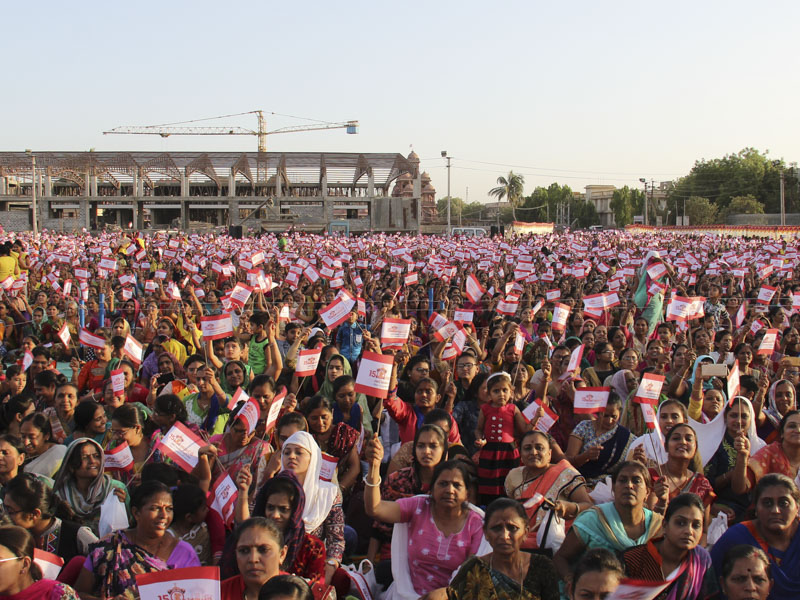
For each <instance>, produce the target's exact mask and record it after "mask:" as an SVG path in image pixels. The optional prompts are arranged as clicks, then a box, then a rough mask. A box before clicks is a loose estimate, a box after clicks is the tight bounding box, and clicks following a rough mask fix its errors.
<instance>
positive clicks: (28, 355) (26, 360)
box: [22, 350, 33, 371]
mask: <svg viewBox="0 0 800 600" xmlns="http://www.w3.org/2000/svg"><path fill="white" fill-rule="evenodd" d="M32 364H33V352H31V351H30V350H25V354H23V355H22V370H23V371H27V370H28V369H29V368H30V366H31V365H32Z"/></svg>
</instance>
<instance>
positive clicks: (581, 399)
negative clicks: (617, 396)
mask: <svg viewBox="0 0 800 600" xmlns="http://www.w3.org/2000/svg"><path fill="white" fill-rule="evenodd" d="M610 393H611V388H607V387H586V388H578V389H576V390H575V398H574V400H573V406H574V411H573V412H575V413H579V414H592V413H596V412H602V411H604V410H605V408H606V404H607V403H608V396H609V394H610Z"/></svg>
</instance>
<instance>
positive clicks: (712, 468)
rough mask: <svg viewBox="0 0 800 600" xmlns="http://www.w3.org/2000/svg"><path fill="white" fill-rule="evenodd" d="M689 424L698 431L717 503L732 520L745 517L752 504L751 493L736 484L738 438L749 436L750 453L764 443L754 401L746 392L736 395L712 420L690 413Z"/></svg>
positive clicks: (699, 448)
mask: <svg viewBox="0 0 800 600" xmlns="http://www.w3.org/2000/svg"><path fill="white" fill-rule="evenodd" d="M689 424H690V425H691V426H692V427H693V428H694V430H695V431H696V432H697V440H698V444H697V449H698V451H699V452H700V456H701V457H702V458H703V466H704V472H705V476H706V478H707V479H708V480H709V481H710V482H711V485H712V486H713V487H714V491H715V492H716V494H717V501H716V504H715V505H714V506H715V507H716V508H717V509H719V510H720V511H722V512H725V513H726V514H727V515H728V523H729V524H730V523H733V522H736V521H739V520H741V517H742V515H743V514H744V511H745V510H746V509H747V507H748V506H749V504H750V497H749V496H748V495H747V494H737V493H736V492H735V491H734V490H733V487H732V485H731V484H732V483H733V477H734V471H735V470H736V468H737V461H740V460H741V458H740V457H739V452H738V450H737V446H738V445H741V442H739V443H738V444H737V440H739V439H741V438H743V437H746V438H747V440H748V442H749V444H750V455H751V456H752V455H753V454H755V453H756V452H757V451H758V450H760V449H761V448H763V447H764V442H763V441H762V440H761V439H760V438H759V437H758V435H757V434H756V426H755V421H754V419H753V405H752V404H750V401H749V400H748V399H747V398H745V397H744V396H734V398H733V402H728V403H727V404H726V406H725V409H724V410H722V411H720V413H719V414H718V415H717V416H716V417H714V419H712V420H711V422H709V423H698V422H697V421H695V420H694V419H692V418H691V417H689ZM713 512H714V509H713V508H712V513H713Z"/></svg>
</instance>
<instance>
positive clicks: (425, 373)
mask: <svg viewBox="0 0 800 600" xmlns="http://www.w3.org/2000/svg"><path fill="white" fill-rule="evenodd" d="M414 370H415V371H416V372H417V373H422V374H423V375H427V374H428V373H430V372H431V370H430V369H426V368H425V367H414Z"/></svg>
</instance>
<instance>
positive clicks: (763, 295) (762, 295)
mask: <svg viewBox="0 0 800 600" xmlns="http://www.w3.org/2000/svg"><path fill="white" fill-rule="evenodd" d="M776 291H778V288H776V287H771V286H769V285H762V286H761V289H760V290H758V298H757V299H756V302H758V303H759V304H769V303H770V301H772V297H773V296H774V295H775V292H776Z"/></svg>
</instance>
